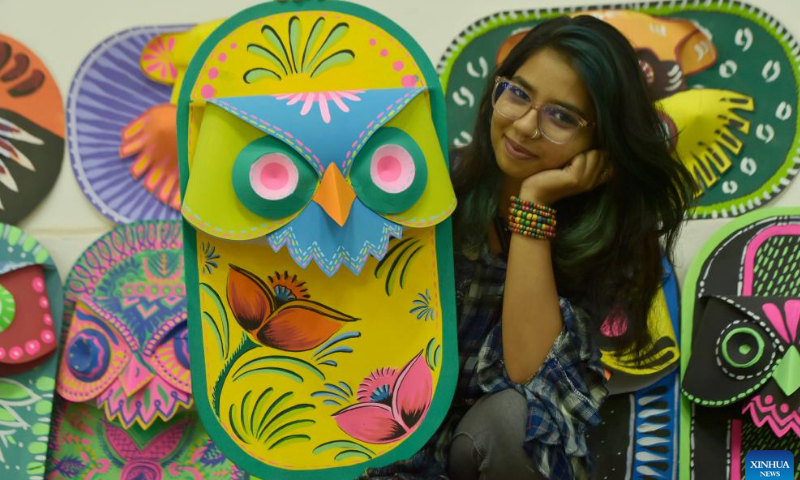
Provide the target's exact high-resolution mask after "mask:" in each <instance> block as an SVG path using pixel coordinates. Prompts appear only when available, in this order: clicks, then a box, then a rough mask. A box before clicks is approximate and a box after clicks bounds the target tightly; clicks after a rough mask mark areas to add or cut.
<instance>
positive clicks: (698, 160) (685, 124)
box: [439, 0, 800, 218]
mask: <svg viewBox="0 0 800 480" xmlns="http://www.w3.org/2000/svg"><path fill="white" fill-rule="evenodd" d="M610 8H611V9H605V10H601V9H599V8H596V7H587V8H572V7H564V8H562V9H559V10H558V11H555V10H525V11H518V12H513V14H512V12H501V13H497V14H494V15H491V16H488V17H486V18H484V19H482V20H481V21H480V22H478V23H475V24H474V25H472V26H470V27H469V28H467V29H466V30H465V31H464V32H462V33H461V34H460V35H459V37H458V39H457V40H455V41H454V42H453V43H452V44H451V46H450V47H449V48H448V50H447V52H445V54H444V55H443V56H442V59H441V60H440V62H439V72H440V73H441V75H442V79H443V83H444V85H445V88H446V90H447V92H448V96H447V113H448V129H449V133H448V138H449V142H450V145H452V146H454V147H463V146H465V145H467V144H468V143H470V142H471V141H472V138H471V133H472V131H473V127H474V123H475V116H476V113H477V103H478V99H479V96H480V95H481V92H483V91H484V89H485V87H486V85H487V82H489V81H490V79H489V76H490V74H491V72H492V71H493V70H494V68H495V66H496V64H497V61H499V59H502V58H504V57H505V55H507V54H508V52H509V51H510V50H511V48H512V47H513V45H515V44H516V43H517V42H518V41H519V40H520V39H521V38H522V36H523V35H524V32H525V31H527V30H529V29H530V28H532V27H533V26H535V25H536V24H537V23H539V22H540V21H542V20H543V19H546V18H549V17H555V16H558V15H563V14H567V15H587V14H588V15H594V16H596V17H598V18H601V19H603V20H605V21H607V22H609V23H611V24H612V25H614V26H615V27H617V28H618V29H620V31H622V32H623V34H625V35H626V36H627V38H628V39H629V40H631V43H632V44H633V45H634V47H635V49H636V50H637V54H638V55H639V63H640V65H641V67H642V70H643V72H644V75H645V79H646V80H647V81H648V84H649V86H650V88H651V91H652V93H653V95H654V97H656V98H659V103H660V105H661V106H662V108H663V109H664V111H665V113H666V115H665V117H664V122H665V126H666V127H667V128H668V129H669V130H670V131H671V132H673V133H677V132H680V135H678V137H677V141H676V142H673V145H672V148H673V149H674V150H675V151H676V152H677V153H678V154H679V156H680V158H681V160H682V161H683V162H685V163H686V165H687V167H688V168H689V170H690V171H691V172H692V174H693V176H694V178H695V180H696V187H697V188H696V195H697V200H696V207H695V209H694V211H693V212H692V216H693V218H717V217H729V216H737V215H741V214H743V213H745V212H748V211H750V210H753V209H755V208H758V207H759V206H761V205H762V204H763V203H765V202H767V201H769V200H771V199H772V198H773V197H774V196H775V195H776V194H777V193H779V192H780V191H782V190H783V189H784V188H785V187H786V186H787V185H788V184H789V182H790V181H791V180H792V178H793V177H794V176H795V175H796V173H797V171H798V166H800V156H798V154H797V151H798V147H800V133H798V132H800V130H799V129H798V128H797V127H798V120H797V112H796V111H795V110H796V108H794V107H793V105H796V104H797V99H798V91H800V90H799V88H798V86H799V85H800V81H799V80H798V79H799V78H800V73H799V72H800V69H798V67H800V61H798V53H797V42H796V40H795V39H794V38H792V36H791V35H790V34H788V33H787V30H786V28H785V27H784V26H782V25H781V24H780V23H779V22H778V21H777V20H776V19H773V18H771V17H770V16H769V15H767V14H765V13H764V12H761V11H759V9H758V8H756V7H752V6H749V5H746V4H742V3H741V2H729V1H727V0H725V1H722V2H715V3H713V4H709V5H699V4H697V5H695V4H686V2H678V1H671V2H659V3H651V4H638V5H636V6H632V7H631V8H634V9H635V10H624V9H622V8H619V9H617V8H614V7H610ZM465 39H467V40H465ZM698 105H699V106H698Z"/></svg>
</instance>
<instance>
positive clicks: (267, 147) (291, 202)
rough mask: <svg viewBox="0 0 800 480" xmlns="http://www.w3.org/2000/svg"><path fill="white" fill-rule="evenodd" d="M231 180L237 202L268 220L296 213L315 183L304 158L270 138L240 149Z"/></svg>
mask: <svg viewBox="0 0 800 480" xmlns="http://www.w3.org/2000/svg"><path fill="white" fill-rule="evenodd" d="M232 177H233V189H234V191H235V192H236V196H237V197H238V198H239V201H240V202H242V203H243V204H244V206H245V207H247V209H248V210H250V211H251V212H253V213H255V214H257V215H259V216H261V217H264V218H268V219H280V218H284V217H288V216H289V215H292V214H294V213H296V212H297V211H298V210H300V209H301V208H302V207H303V206H305V205H306V204H307V203H308V202H309V200H311V197H312V195H313V194H314V189H315V188H316V186H317V183H318V181H319V177H318V176H317V173H316V172H315V171H314V169H313V168H311V166H310V165H309V164H308V162H307V161H306V160H305V159H303V158H302V157H300V156H299V155H298V154H297V152H296V151H295V150H294V149H293V148H291V147H289V146H288V145H286V144H285V143H283V142H281V141H280V140H278V139H275V138H273V137H263V138H259V139H258V140H255V141H254V142H252V143H250V144H249V145H247V146H246V147H245V148H244V149H242V151H241V152H239V155H238V156H237V157H236V161H235V162H234V164H233V175H232Z"/></svg>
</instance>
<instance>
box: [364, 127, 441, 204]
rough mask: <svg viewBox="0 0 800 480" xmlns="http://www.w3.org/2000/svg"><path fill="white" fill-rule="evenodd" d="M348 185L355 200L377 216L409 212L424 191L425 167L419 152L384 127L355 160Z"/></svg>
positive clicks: (399, 134)
mask: <svg viewBox="0 0 800 480" xmlns="http://www.w3.org/2000/svg"><path fill="white" fill-rule="evenodd" d="M350 183H351V184H352V185H353V188H354V189H355V191H356V193H358V197H359V198H360V199H361V200H362V201H363V202H364V203H365V204H366V205H367V206H368V207H369V208H371V209H372V210H374V211H376V212H378V213H381V214H384V215H386V214H391V213H400V212H402V211H405V210H407V209H408V208H410V207H411V206H412V205H414V203H416V201H417V200H419V198H420V196H422V192H424V191H425V186H426V185H427V183H428V167H427V162H426V161H425V155H424V154H423V153H422V149H421V148H420V147H419V145H417V142H415V141H414V139H413V138H411V136H409V135H408V134H407V133H405V132H403V131H402V130H400V129H397V128H392V127H385V128H382V129H380V130H378V131H377V132H375V134H374V135H373V136H372V138H370V139H369V141H368V142H367V144H366V145H364V148H363V149H362V150H361V152H359V154H358V156H357V157H356V159H355V161H354V163H353V168H352V170H351V172H350Z"/></svg>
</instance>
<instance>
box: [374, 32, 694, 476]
mask: <svg viewBox="0 0 800 480" xmlns="http://www.w3.org/2000/svg"><path fill="white" fill-rule="evenodd" d="M473 138H474V141H473V143H472V144H471V145H470V146H469V147H468V148H467V149H466V150H465V151H464V152H460V158H459V159H457V162H456V164H455V168H454V171H453V182H454V184H455V188H456V193H457V195H458V197H459V207H458V209H457V210H456V215H455V223H454V226H455V227H454V228H455V239H456V251H457V252H458V253H457V255H456V282H457V288H458V294H457V302H458V315H459V318H458V321H459V327H458V331H459V348H460V352H459V355H460V359H461V370H460V376H459V384H458V387H457V391H456V396H455V399H454V402H453V407H452V409H451V412H450V414H449V416H448V418H447V419H446V420H445V422H444V423H443V425H442V427H441V429H440V431H439V432H438V433H437V435H436V436H435V437H434V438H433V439H432V440H431V441H430V442H429V444H428V446H427V447H426V448H424V449H423V450H422V451H420V452H419V453H418V454H417V455H416V456H415V457H413V458H412V459H410V460H408V461H405V462H401V463H399V464H395V465H391V466H389V467H386V468H384V469H380V471H374V472H368V473H369V474H370V475H377V476H392V477H393V478H415V477H423V478H424V477H434V478H440V477H437V475H447V476H449V477H450V478H453V479H456V480H461V479H478V478H487V479H526V478H529V479H539V478H548V479H551V480H554V479H573V478H577V479H583V478H588V477H589V476H590V472H591V467H592V460H591V454H590V452H589V451H588V450H587V446H586V439H585V436H586V431H587V429H588V428H590V427H591V426H594V425H597V424H598V423H599V421H600V418H599V415H598V410H599V408H600V405H601V403H602V402H603V400H604V398H605V396H606V394H607V392H606V388H605V377H604V375H603V368H602V366H601V364H600V351H599V349H598V347H597V344H596V342H595V338H596V336H597V334H598V331H599V328H600V325H601V323H602V322H603V320H604V319H605V318H606V317H609V316H611V317H612V318H614V317H620V316H623V317H625V318H627V330H626V332H625V334H624V335H622V336H620V337H618V341H619V345H618V347H619V348H624V349H632V350H633V351H640V350H641V349H642V348H643V347H644V346H646V345H647V343H648V342H649V340H650V339H649V337H648V330H647V328H646V327H647V325H646V319H647V313H648V310H649V308H650V303H651V300H652V298H653V297H654V295H655V293H656V292H657V290H658V289H659V288H660V286H661V279H662V273H663V272H662V267H661V254H662V252H665V253H666V254H667V255H668V256H670V255H671V253H672V249H673V246H674V243H675V240H676V237H677V235H678V230H679V228H680V226H681V222H682V219H683V215H684V211H685V210H686V208H687V206H688V203H689V201H690V200H691V198H692V195H691V191H692V189H691V185H692V180H691V176H690V174H689V173H688V172H687V171H686V170H685V169H684V168H683V166H682V165H681V164H680V163H679V162H678V161H676V160H675V159H673V158H672V157H671V156H670V154H669V152H668V147H667V139H666V136H665V132H664V129H663V128H662V125H661V122H660V120H659V117H658V115H657V112H656V110H655V109H654V106H653V103H652V101H651V99H650V98H649V95H648V91H647V87H646V84H645V82H644V80H643V78H642V74H641V71H640V68H639V64H638V60H637V57H636V54H635V53H634V51H633V48H632V47H631V46H630V44H629V43H628V41H627V40H626V39H625V37H623V36H622V35H621V34H620V33H619V32H618V31H617V30H615V29H614V28H613V27H611V26H610V25H608V24H606V23H605V22H602V21H600V20H598V19H595V18H593V17H590V16H578V17H575V18H566V17H563V18H557V19H553V20H549V21H546V22H543V23H541V24H539V25H538V26H536V27H535V28H534V29H533V30H532V31H531V32H530V33H529V34H528V35H527V36H525V37H524V38H523V39H522V40H521V42H520V43H519V44H518V45H517V46H516V47H514V49H513V50H512V51H511V52H510V53H509V55H508V57H507V58H506V59H505V60H504V61H503V63H502V64H501V65H500V66H499V67H498V68H497V71H496V72H495V78H494V82H493V83H492V84H491V85H490V86H489V88H487V91H486V92H485V94H484V95H483V98H482V100H481V104H480V109H479V112H478V120H477V124H476V126H475V132H474V135H473Z"/></svg>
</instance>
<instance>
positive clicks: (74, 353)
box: [67, 330, 111, 382]
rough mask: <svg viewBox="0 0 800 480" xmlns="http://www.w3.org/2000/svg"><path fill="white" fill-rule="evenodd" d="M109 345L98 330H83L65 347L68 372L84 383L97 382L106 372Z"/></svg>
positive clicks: (109, 353)
mask: <svg viewBox="0 0 800 480" xmlns="http://www.w3.org/2000/svg"><path fill="white" fill-rule="evenodd" d="M110 357H111V345H109V343H108V338H106V336H105V335H104V334H103V333H102V332H101V331H99V330H83V331H81V332H79V333H78V334H77V335H75V337H73V339H72V340H71V341H70V343H69V345H68V346H67V365H68V366H69V370H70V372H72V374H73V375H74V376H75V378H78V379H79V380H82V381H84V382H94V381H96V380H99V379H100V378H101V377H102V376H103V374H104V373H106V370H108V365H109V359H110Z"/></svg>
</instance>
